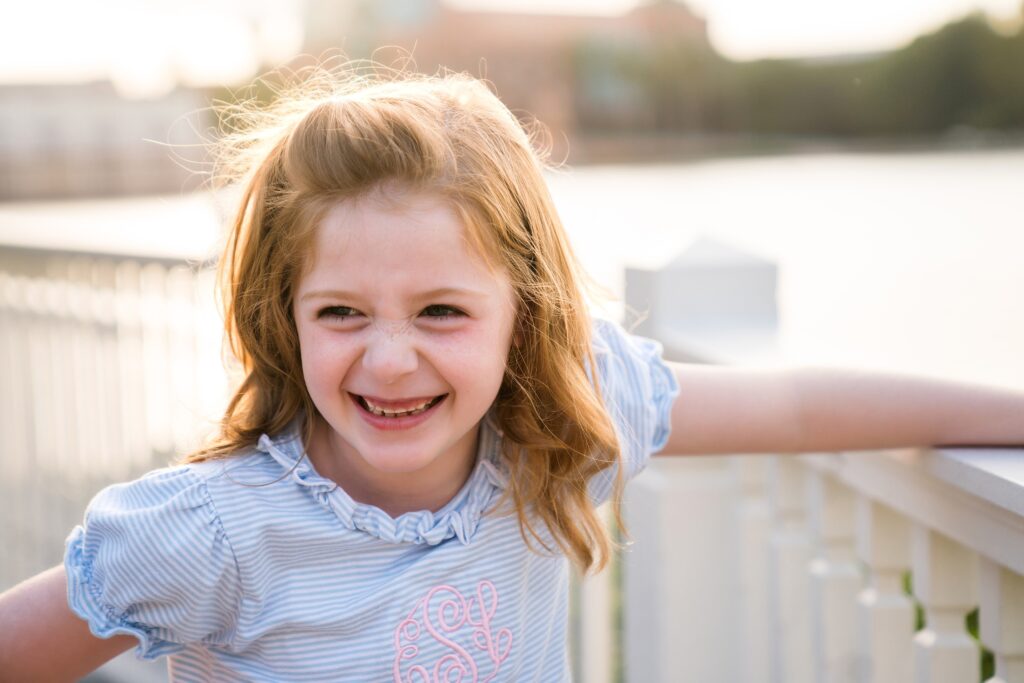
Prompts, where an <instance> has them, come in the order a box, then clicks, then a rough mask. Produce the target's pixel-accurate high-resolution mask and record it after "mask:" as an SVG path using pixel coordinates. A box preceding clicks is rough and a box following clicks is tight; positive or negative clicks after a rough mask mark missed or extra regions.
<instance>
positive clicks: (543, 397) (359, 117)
mask: <svg viewBox="0 0 1024 683" xmlns="http://www.w3.org/2000/svg"><path fill="white" fill-rule="evenodd" d="M298 76H299V77H298V78H296V79H295V83H294V85H291V86H287V87H285V88H283V89H282V91H281V93H280V97H279V98H278V99H277V100H276V101H275V102H274V103H272V104H271V105H270V106H268V107H257V106H255V105H253V104H252V103H248V104H244V103H243V104H241V105H231V106H229V107H228V108H227V109H226V110H224V111H225V115H224V118H223V119H222V121H223V122H224V125H225V127H226V128H227V131H226V134H225V135H224V136H223V137H222V138H221V140H220V141H219V142H218V151H219V155H218V163H219V166H218V168H219V172H218V175H217V177H218V178H219V179H221V180H229V181H230V180H234V181H241V184H242V187H243V188H244V189H243V191H242V195H241V203H240V206H239V209H238V212H237V215H236V217H235V218H234V221H233V224H232V226H231V232H230V234H229V238H228V242H227V244H226V246H225V249H224V253H223V257H222V259H221V261H220V263H219V276H220V277H219V281H220V287H221V295H222V300H223V303H224V308H225V326H226V333H227V339H228V342H229V344H230V348H231V350H232V352H233V353H234V355H235V357H236V358H237V359H238V360H239V362H240V364H241V367H242V370H243V373H244V378H243V379H242V381H241V384H240V385H239V387H238V389H237V391H236V392H235V394H234V396H233V398H232V399H231V401H230V403H229V405H228V407H227V410H226V412H225V415H224V417H223V419H222V422H221V424H220V429H219V432H218V434H217V435H216V436H215V437H214V439H213V440H212V441H211V442H210V443H209V444H208V445H207V446H206V447H204V448H203V449H201V450H199V451H197V452H195V453H193V454H191V455H189V456H188V457H187V458H186V459H185V460H186V462H199V461H203V460H207V459H212V458H219V457H227V456H230V455H232V454H234V453H238V452H239V451H241V450H243V449H245V448H246V447H249V446H252V445H253V444H254V443H255V442H256V441H257V440H258V438H259V436H260V435H261V434H263V433H270V434H274V433H277V432H279V431H281V430H283V429H284V428H285V427H286V426H287V425H288V424H289V423H290V422H291V421H292V420H293V419H294V418H295V417H296V416H297V415H300V414H302V415H304V424H303V428H304V433H305V435H306V436H307V443H308V436H309V435H310V434H311V433H312V427H313V420H314V416H315V415H316V414H317V412H316V408H315V406H314V405H313V403H312V400H311V399H310V396H309V394H308V392H307V390H306V387H305V384H304V381H303V376H302V368H301V363H300V355H299V344H298V337H297V333H296V328H295V321H294V319H293V317H292V306H291V304H292V297H293V293H294V289H295V286H296V283H297V279H298V277H299V276H300V275H301V273H302V270H303V268H304V264H305V262H306V259H307V258H308V256H309V252H310V249H311V241H312V236H313V233H314V231H315V228H316V226H317V224H318V223H319V222H320V220H321V218H322V217H323V215H324V214H325V212H326V210H327V209H328V208H329V207H330V206H331V205H333V204H335V203H336V202H338V201H339V200H343V199H349V198H353V197H358V196H361V195H363V194H365V193H367V192H369V191H371V190H374V189H376V188H380V187H381V186H382V185H383V184H390V183H399V184H401V185H403V186H407V187H411V188H414V189H419V190H425V191H430V192H435V193H438V194H439V195H441V196H443V197H445V198H447V199H448V200H449V201H451V203H452V205H453V206H454V207H455V208H456V210H457V211H458V212H459V214H460V216H461V217H462V218H463V220H464V222H465V224H466V225H467V226H468V230H469V233H470V235H471V237H472V239H473V241H474V242H476V243H477V245H478V246H479V247H480V248H481V249H482V253H483V254H484V255H485V256H486V257H487V259H488V260H492V262H494V261H496V262H497V263H499V264H500V265H501V266H503V267H504V269H505V270H506V272H507V273H508V275H509V277H510V279H511V282H512V285H513V287H514V289H515V292H516V293H517V296H518V300H519V301H518V320H517V323H516V332H515V334H516V343H515V344H513V346H512V349H511V350H510V352H509V357H508V363H507V369H506V372H505V377H504V379H503V382H502V386H501V389H500V390H499V393H498V397H497V399H496V401H495V405H494V415H495V417H496V420H497V423H498V427H499V428H500V429H501V430H502V431H503V433H504V437H505V438H504V440H503V443H504V446H503V448H504V451H503V454H502V455H503V457H504V458H505V459H506V462H507V465H508V468H509V473H510V476H509V485H508V487H507V489H506V492H505V495H506V496H507V497H508V498H507V499H510V500H511V501H512V503H513V505H514V509H515V512H516V514H517V516H518V519H519V526H520V531H521V533H522V535H523V538H524V540H525V541H526V543H527V545H528V546H530V547H531V548H532V547H533V546H532V543H531V540H530V539H531V538H532V539H533V540H535V541H537V542H538V543H540V545H541V546H542V547H544V548H545V549H547V550H549V551H550V550H551V548H549V547H548V545H547V544H545V543H544V540H543V539H542V537H541V536H540V535H539V534H538V531H537V529H536V528H535V527H534V524H533V522H532V521H531V517H530V514H529V512H530V511H531V510H532V511H533V512H534V513H535V514H536V516H537V517H538V518H539V519H540V520H541V521H542V522H543V523H544V524H546V526H547V528H548V530H549V531H550V533H551V537H552V538H553V539H554V541H555V543H556V544H557V545H558V547H559V548H560V549H561V551H562V552H564V553H566V554H567V555H568V556H569V557H570V558H571V559H572V560H573V561H574V562H575V563H576V564H577V566H578V567H579V568H580V569H582V570H584V571H586V570H590V569H594V568H596V569H597V570H600V569H602V568H603V567H604V566H605V564H606V563H607V560H608V558H609V556H610V552H611V549H612V547H613V543H612V541H611V539H610V537H609V535H608V532H607V530H606V529H605V526H604V525H603V523H602V522H601V520H600V518H599V517H598V515H597V514H596V511H595V509H594V505H593V502H592V501H591V499H590V497H589V495H588V488H587V483H588V481H590V479H591V478H592V477H593V476H594V475H595V474H597V473H598V472H600V471H602V470H604V469H605V468H607V467H610V466H612V465H614V464H615V463H617V462H618V459H619V447H618V442H617V439H616V435H615V431H614V428H613V426H612V422H611V420H610V418H609V415H608V412H607V410H606V409H605V407H604V405H603V403H602V401H601V398H600V394H599V392H598V390H597V388H596V380H595V382H592V381H591V380H590V378H588V374H587V367H588V365H589V367H590V368H594V367H595V365H594V359H593V356H592V353H591V351H590V318H589V316H588V313H587V310H586V305H585V302H584V300H583V295H582V293H581V287H580V285H581V280H580V277H581V276H580V273H579V270H578V267H577V264H576V261H575V259H574V257H573V254H572V251H571V249H570V246H569V244H568V241H567V238H566V235H565V233H564V230H563V228H562V225H561V222H560V220H559V218H558V214H557V212H556V211H555V207H554V204H553V203H552V200H551V197H550V195H549V193H548V189H547V185H546V183H545V182H544V178H543V175H542V171H543V163H544V162H543V154H541V153H539V152H538V151H537V150H536V149H535V148H534V146H533V145H532V144H531V139H530V136H529V135H528V134H527V133H526V131H525V130H524V128H523V127H522V126H521V125H520V123H519V122H518V121H517V120H516V118H515V117H514V116H513V115H512V114H511V113H510V112H509V110H508V109H507V108H506V107H505V106H504V105H503V104H502V103H501V102H500V101H499V100H498V98H497V97H496V96H495V95H494V94H493V93H492V92H491V91H490V90H489V89H488V88H487V86H485V85H484V84H483V83H482V82H480V81H478V80H476V79H474V78H472V77H469V76H467V75H461V74H444V75H439V76H422V75H415V74H410V73H405V72H402V71H397V72H395V71H390V70H387V69H381V68H380V67H377V66H374V67H373V68H370V69H367V68H365V67H364V68H360V67H358V66H357V65H353V64H352V63H346V64H344V65H342V66H335V67H331V66H329V65H327V64H320V65H317V66H315V67H312V68H310V69H309V70H308V71H307V72H306V73H300V74H298ZM620 469H621V468H620ZM621 479H622V478H621V472H619V473H618V475H617V478H616V486H615V493H614V505H615V514H616V517H617V518H618V516H619V508H618V502H619V497H620V493H621V488H622V480H621ZM619 521H620V523H621V519H620V520H619Z"/></svg>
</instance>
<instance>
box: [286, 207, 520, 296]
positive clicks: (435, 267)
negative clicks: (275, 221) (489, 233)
mask: <svg viewBox="0 0 1024 683" xmlns="http://www.w3.org/2000/svg"><path fill="white" fill-rule="evenodd" d="M464 214H465V212H463V211H460V210H459V207H458V206H457V205H455V204H454V203H453V202H452V201H451V200H450V199H448V198H446V197H443V196H441V195H439V194H435V193H411V192H410V193H404V194H402V195H387V196H378V197H375V196H372V195H370V196H365V197H360V198H357V199H344V200H341V201H338V202H337V203H335V204H333V205H331V206H330V207H329V208H328V210H327V211H326V212H325V213H324V215H323V218H322V220H320V222H319V224H318V225H317V226H316V230H315V235H314V239H313V240H312V244H311V253H310V254H309V257H308V260H307V264H308V267H307V268H306V269H305V273H304V275H303V277H302V278H301V281H300V283H299V288H300V289H303V288H304V285H307V286H319V285H320V284H325V283H327V282H339V281H348V282H352V283H361V284H362V285H365V286H370V285H372V286H374V287H384V286H390V287H393V288H396V289H397V288H403V289H418V288H424V287H435V286H436V287H444V286H470V285H473V286H480V285H484V284H485V283H491V284H495V285H498V284H500V282H501V281H503V280H504V281H507V280H508V277H507V274H506V272H505V269H504V268H503V267H501V266H496V265H495V259H494V258H493V257H490V255H489V254H487V253H486V252H487V249H486V248H483V245H482V244H481V239H480V236H479V235H477V234H475V233H476V230H477V228H476V226H474V225H469V224H467V221H466V219H465V218H464Z"/></svg>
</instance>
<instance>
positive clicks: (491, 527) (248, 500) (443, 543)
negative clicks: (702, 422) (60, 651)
mask: <svg viewBox="0 0 1024 683" xmlns="http://www.w3.org/2000/svg"><path fill="white" fill-rule="evenodd" d="M594 351H595V361H596V364H597V369H598V377H599V379H600V386H601V390H602V392H603V395H604V399H605V403H606V405H607V406H608V408H609V410H610V412H611V414H612V417H613V420H614V422H615V425H616V429H617V430H618V434H619V439H620V444H621V446H622V452H623V463H624V464H625V468H626V471H625V475H626V476H627V478H628V477H631V476H633V475H634V474H636V473H637V472H638V471H640V469H642V468H643V466H644V465H645V464H646V462H647V459H648V458H649V456H650V454H651V453H652V452H654V451H656V450H658V449H660V448H661V447H662V446H663V445H664V443H665V441H666V439H667V438H668V429H669V409H670V407H671V405H672V402H673V400H674V398H675V396H676V394H677V393H678V387H677V385H676V382H675V379H674V377H673V376H672V374H671V371H670V370H669V369H668V368H667V367H666V366H665V364H664V363H663V362H662V361H661V359H660V353H661V348H660V346H659V345H658V344H656V343H655V342H652V341H649V340H645V339H641V338H638V337H633V336H630V335H627V334H625V333H624V332H623V331H622V330H621V329H620V328H618V327H617V326H615V325H613V324H611V323H606V322H597V323H595V335H594ZM501 439H502V436H501V433H500V431H499V430H498V429H497V428H496V427H495V426H494V425H493V424H492V423H491V422H490V421H489V420H485V421H484V422H483V424H482V427H481V430H480V439H479V450H478V455H477V461H476V465H475V468H474V470H473V472H472V474H471V475H470V477H469V479H468V481H467V482H466V484H465V485H464V486H463V487H462V489H461V490H460V491H459V493H457V494H456V496H455V497H454V498H453V499H452V500H451V501H449V502H448V503H447V504H446V505H445V506H444V507H443V508H441V509H440V510H438V511H436V512H430V511H427V510H423V511H418V512H410V513H407V514H403V515H401V516H399V517H398V518H397V519H395V518H392V517H390V516H388V515H387V514H386V513H384V512H383V511H382V510H380V509H379V508H376V507H373V506H370V505H365V504H361V503H358V502H356V501H354V500H353V499H352V498H351V497H350V496H349V495H348V494H346V493H345V491H344V490H343V489H342V488H341V487H339V486H338V485H337V484H336V483H335V482H333V481H331V480H329V479H326V478H324V477H322V476H320V475H319V474H317V472H316V471H315V470H314V469H313V468H312V467H311V466H310V464H309V461H308V459H307V458H304V457H303V455H304V450H303V446H302V442H301V439H300V437H299V435H298V432H297V430H296V429H294V428H292V429H290V430H288V431H286V432H285V433H282V434H279V435H275V436H274V437H270V436H263V437H262V438H261V439H260V440H259V443H258V445H257V446H256V447H255V448H254V449H252V450H251V451H249V452H245V453H241V454H239V455H237V456H233V457H231V458H228V459H226V460H217V461H208V462H203V463H198V464H190V465H184V466H179V467H171V468H166V469H161V470H156V471H154V472H151V473H149V474H147V475H145V476H144V477H142V478H141V479H138V480H136V481H133V482H129V483H126V484H118V485H115V486H111V487H109V488H106V489H104V490H103V491H101V492H100V493H99V494H98V495H97V496H96V497H95V498H94V499H93V501H92V502H91V503H90V504H89V507H88V510H87V511H86V515H85V522H84V524H83V526H79V527H76V528H75V529H74V531H72V533H71V535H70V536H69V537H68V541H67V551H66V555H65V567H66V570H67V576H68V601H69V604H70V606H71V608H72V609H73V610H74V611H75V612H76V613H77V614H78V615H79V616H81V617H82V618H83V619H85V620H87V621H88V622H89V626H90V628H91V630H92V632H93V633H94V634H96V635H97V636H100V637H110V636H112V635H114V634H130V635H133V636H136V637H137V638H138V640H139V645H138V648H137V649H136V652H137V654H138V656H140V657H143V658H155V657H159V656H161V655H169V668H170V674H171V679H172V680H173V681H210V680H214V681H342V680H344V681H402V682H408V683H412V682H413V681H415V682H417V683H419V682H421V681H423V682H427V681H429V682H434V681H454V680H459V681H463V682H465V683H469V682H470V681H473V682H479V683H483V682H485V681H545V682H547V681H569V680H571V676H570V671H569V662H568V656H567V647H566V635H567V634H566V631H567V622H568V584H569V581H568V579H569V573H568V562H567V560H566V558H565V557H564V556H563V555H561V554H556V553H544V552H538V550H539V549H536V548H535V550H533V551H531V550H530V549H529V548H528V547H527V546H526V544H525V542H524V541H523V537H522V535H521V534H520V530H519V527H518V522H517V519H516V517H515V515H514V514H509V512H508V511H507V510H504V511H502V510H495V509H493V508H494V505H493V504H494V503H495V502H496V501H497V499H498V496H499V495H500V493H501V491H502V489H503V488H504V486H505V483H506V482H507V477H508V472H507V469H506V468H505V467H504V465H503V463H502V458H501ZM613 481H614V472H612V471H610V470H605V471H604V472H602V473H600V474H599V475H597V476H596V477H594V479H593V480H592V481H591V482H590V493H591V495H592V497H593V498H594V499H595V501H598V502H599V501H602V500H605V499H606V498H607V497H608V495H609V494H610V492H611V488H612V482H613ZM485 513H486V514H485ZM538 531H539V532H542V534H543V533H546V532H545V529H544V526H543V524H539V525H538ZM546 540H547V541H550V536H547V537H546ZM548 545H549V546H550V547H555V546H554V545H553V544H551V543H550V542H549V543H548ZM534 546H536V543H534Z"/></svg>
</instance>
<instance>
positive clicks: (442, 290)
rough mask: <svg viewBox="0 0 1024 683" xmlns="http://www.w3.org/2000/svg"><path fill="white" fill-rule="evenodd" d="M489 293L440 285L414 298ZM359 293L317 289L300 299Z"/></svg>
mask: <svg viewBox="0 0 1024 683" xmlns="http://www.w3.org/2000/svg"><path fill="white" fill-rule="evenodd" d="M487 295H488V293H487V292H484V291H482V290H479V289H474V288H472V287H438V288H437V289H431V290H428V291H425V292H418V293H417V294H416V295H415V296H414V298H416V299H436V298H439V297H440V298H443V297H447V296H468V297H475V298H484V297H486V296H487ZM359 298H360V297H359V295H358V294H356V293H354V292H348V291H345V290H343V289H316V290H313V291H312V292H306V293H305V294H303V295H302V296H300V297H299V301H308V300H310V299H349V300H352V299H359Z"/></svg>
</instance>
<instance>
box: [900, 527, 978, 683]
mask: <svg viewBox="0 0 1024 683" xmlns="http://www.w3.org/2000/svg"><path fill="white" fill-rule="evenodd" d="M912 556H913V562H914V595H915V596H916V597H917V599H918V600H919V601H920V602H921V604H922V605H923V606H924V611H925V616H924V621H925V627H924V629H923V630H921V631H918V633H917V635H915V636H914V681H915V683H964V682H965V681H976V680H978V679H979V678H980V676H979V672H978V646H977V645H975V643H974V641H973V640H971V638H970V636H969V635H968V634H967V627H966V619H967V613H968V612H970V611H971V610H972V609H974V606H975V605H976V604H977V598H976V597H975V595H976V590H975V586H976V585H977V581H976V577H977V556H976V555H975V554H974V553H973V552H972V551H971V550H969V549H967V548H965V547H964V546H962V545H960V544H958V543H956V542H954V541H952V540H950V539H949V538H947V537H946V536H943V535H942V534H940V533H938V532H935V531H931V530H929V529H927V528H925V527H923V526H920V525H915V526H914V530H913V550H912Z"/></svg>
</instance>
